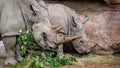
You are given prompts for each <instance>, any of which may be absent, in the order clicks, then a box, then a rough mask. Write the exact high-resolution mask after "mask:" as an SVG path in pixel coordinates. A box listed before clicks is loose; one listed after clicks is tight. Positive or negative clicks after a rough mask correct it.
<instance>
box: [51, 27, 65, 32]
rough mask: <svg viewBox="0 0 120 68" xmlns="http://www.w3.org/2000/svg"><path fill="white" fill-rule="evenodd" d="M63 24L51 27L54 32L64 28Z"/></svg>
mask: <svg viewBox="0 0 120 68" xmlns="http://www.w3.org/2000/svg"><path fill="white" fill-rule="evenodd" d="M62 28H63V27H62V26H61V27H57V26H52V27H51V29H52V30H53V31H54V32H59V31H60V30H62Z"/></svg>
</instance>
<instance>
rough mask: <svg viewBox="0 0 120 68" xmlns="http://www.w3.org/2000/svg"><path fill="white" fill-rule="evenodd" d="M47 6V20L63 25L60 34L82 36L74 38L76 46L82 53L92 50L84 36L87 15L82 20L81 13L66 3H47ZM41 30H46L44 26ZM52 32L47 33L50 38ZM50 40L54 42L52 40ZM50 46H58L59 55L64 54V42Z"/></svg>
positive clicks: (59, 25) (56, 24)
mask: <svg viewBox="0 0 120 68" xmlns="http://www.w3.org/2000/svg"><path fill="white" fill-rule="evenodd" d="M46 6H47V8H46V11H47V12H48V13H47V14H48V18H47V20H49V22H50V24H49V25H52V26H57V27H62V29H60V30H59V32H58V33H59V34H63V35H68V36H78V37H80V38H78V39H77V38H76V39H75V40H72V43H73V46H74V48H75V49H76V50H77V51H78V53H80V54H83V53H89V52H90V50H89V47H88V46H87V42H86V41H85V40H84V38H83V37H84V36H85V35H84V29H83V27H84V25H85V23H86V22H87V20H88V17H87V16H86V17H85V19H84V20H83V22H81V21H80V19H79V15H78V14H77V13H76V12H75V11H74V10H73V9H71V8H69V7H67V6H65V5H62V4H47V5H46ZM41 27H42V26H41ZM53 29H54V28H53ZM40 31H42V32H44V31H43V30H42V28H41V30H40ZM40 31H39V32H40ZM47 32H50V31H47ZM47 32H46V33H47ZM52 34H53V32H52V33H49V35H46V36H48V37H49V38H50V36H51V35H52ZM51 37H52V36H51ZM46 40H48V41H50V40H49V39H46ZM50 42H51V43H53V42H52V41H50ZM50 47H53V48H57V53H58V55H63V44H61V45H59V46H58V45H57V46H56V45H55V46H50ZM68 47H69V46H68Z"/></svg>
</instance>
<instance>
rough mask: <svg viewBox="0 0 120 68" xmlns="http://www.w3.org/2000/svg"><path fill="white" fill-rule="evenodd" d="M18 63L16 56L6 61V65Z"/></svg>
mask: <svg viewBox="0 0 120 68" xmlns="http://www.w3.org/2000/svg"><path fill="white" fill-rule="evenodd" d="M15 64H17V61H16V60H15V59H14V58H8V59H6V61H5V65H15Z"/></svg>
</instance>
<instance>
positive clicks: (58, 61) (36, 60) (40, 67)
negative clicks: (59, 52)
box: [18, 30, 77, 68]
mask: <svg viewBox="0 0 120 68" xmlns="http://www.w3.org/2000/svg"><path fill="white" fill-rule="evenodd" d="M18 42H19V44H20V45H21V53H22V54H23V55H24V54H26V52H30V53H31V52H32V54H30V53H29V55H28V56H26V58H25V60H24V62H26V63H27V65H26V66H25V68H61V67H62V66H64V65H71V64H72V63H73V62H76V61H77V60H76V58H75V57H69V58H66V57H65V56H58V57H53V56H55V53H54V52H43V53H42V54H41V55H38V56H35V55H34V49H36V48H37V44H36V43H35V42H34V37H33V34H32V31H31V30H28V31H26V32H25V31H24V30H20V36H19V38H18Z"/></svg>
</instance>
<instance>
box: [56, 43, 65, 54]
mask: <svg viewBox="0 0 120 68" xmlns="http://www.w3.org/2000/svg"><path fill="white" fill-rule="evenodd" d="M62 55H64V54H63V44H61V45H59V46H58V49H57V56H62Z"/></svg>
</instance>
